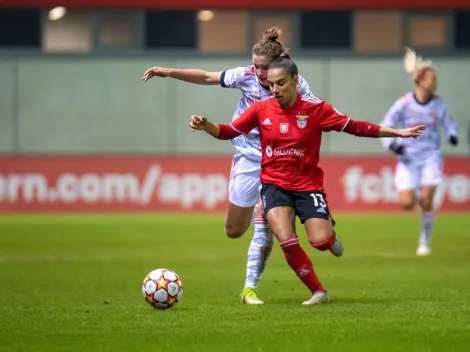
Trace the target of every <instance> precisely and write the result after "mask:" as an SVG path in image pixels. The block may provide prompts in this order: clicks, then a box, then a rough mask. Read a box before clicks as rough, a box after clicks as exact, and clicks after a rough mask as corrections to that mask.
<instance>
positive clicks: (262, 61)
mask: <svg viewBox="0 0 470 352" xmlns="http://www.w3.org/2000/svg"><path fill="white" fill-rule="evenodd" d="M271 61H272V60H271V59H270V58H269V57H267V56H257V55H253V65H254V66H255V73H256V77H258V80H259V81H260V83H261V84H262V85H263V86H267V85H269V83H268V81H267V77H268V68H269V65H271Z"/></svg>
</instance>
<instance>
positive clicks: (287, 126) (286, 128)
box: [280, 123, 289, 133]
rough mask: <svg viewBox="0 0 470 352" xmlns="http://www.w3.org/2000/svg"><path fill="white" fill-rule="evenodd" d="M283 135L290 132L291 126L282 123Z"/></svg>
mask: <svg viewBox="0 0 470 352" xmlns="http://www.w3.org/2000/svg"><path fill="white" fill-rule="evenodd" d="M280 126H281V133H287V131H288V130H289V124H288V123H281V125H280Z"/></svg>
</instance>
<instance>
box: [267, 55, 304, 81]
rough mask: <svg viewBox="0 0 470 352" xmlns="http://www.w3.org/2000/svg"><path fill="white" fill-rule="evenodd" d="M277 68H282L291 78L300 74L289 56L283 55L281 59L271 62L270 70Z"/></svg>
mask: <svg viewBox="0 0 470 352" xmlns="http://www.w3.org/2000/svg"><path fill="white" fill-rule="evenodd" d="M275 68H282V69H283V70H286V72H287V73H288V74H289V76H291V77H295V76H298V74H299V69H298V68H297V65H296V64H295V62H294V61H292V59H291V58H290V56H289V54H282V55H281V56H280V57H278V58H277V59H275V60H274V61H273V62H271V65H269V69H275Z"/></svg>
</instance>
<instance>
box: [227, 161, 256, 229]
mask: <svg viewBox="0 0 470 352" xmlns="http://www.w3.org/2000/svg"><path fill="white" fill-rule="evenodd" d="M259 173H260V165H259V163H258V164H253V163H250V162H248V161H246V160H245V159H244V158H243V157H239V158H238V159H237V160H235V159H234V161H233V163H232V170H231V172H230V184H229V207H228V209H227V213H226V214H225V233H226V234H227V236H228V237H230V238H238V237H241V236H243V235H244V234H245V232H246V230H248V228H249V227H250V225H251V221H252V218H253V211H254V208H255V205H256V202H257V200H258V198H259V182H260V181H259Z"/></svg>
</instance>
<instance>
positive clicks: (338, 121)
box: [319, 101, 349, 132]
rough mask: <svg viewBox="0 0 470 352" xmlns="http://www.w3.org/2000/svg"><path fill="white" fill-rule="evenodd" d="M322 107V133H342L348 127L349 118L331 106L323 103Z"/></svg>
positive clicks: (320, 119) (320, 118)
mask: <svg viewBox="0 0 470 352" xmlns="http://www.w3.org/2000/svg"><path fill="white" fill-rule="evenodd" d="M320 104H321V107H320V117H319V121H320V128H321V130H322V131H325V132H330V131H336V132H342V131H343V130H344V129H345V127H346V126H347V125H348V122H349V117H348V116H347V115H344V114H341V113H340V112H339V111H338V110H336V109H335V108H333V107H332V106H331V105H330V104H328V103H327V102H325V101H322V102H321V103H320Z"/></svg>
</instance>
